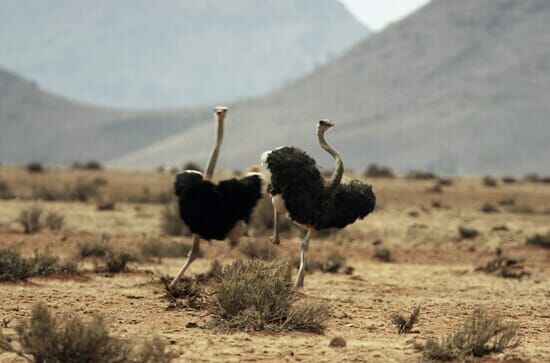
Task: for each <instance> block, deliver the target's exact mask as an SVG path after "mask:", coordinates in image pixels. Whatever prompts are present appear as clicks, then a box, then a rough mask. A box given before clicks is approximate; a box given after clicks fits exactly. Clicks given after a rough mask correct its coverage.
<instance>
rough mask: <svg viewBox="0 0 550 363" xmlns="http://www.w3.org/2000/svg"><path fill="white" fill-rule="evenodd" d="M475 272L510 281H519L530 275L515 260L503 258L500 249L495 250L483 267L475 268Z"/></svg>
mask: <svg viewBox="0 0 550 363" xmlns="http://www.w3.org/2000/svg"><path fill="white" fill-rule="evenodd" d="M475 270H476V271H482V272H485V273H488V274H493V275H496V276H499V277H504V278H511V279H521V278H523V277H524V276H529V275H530V273H529V272H527V271H525V267H524V266H523V265H522V264H521V263H520V262H519V261H518V259H517V258H513V257H508V256H505V255H504V254H503V253H502V250H501V249H500V248H497V249H496V251H495V256H494V258H493V259H492V260H491V261H489V262H487V264H486V265H485V266H480V267H476V269H475Z"/></svg>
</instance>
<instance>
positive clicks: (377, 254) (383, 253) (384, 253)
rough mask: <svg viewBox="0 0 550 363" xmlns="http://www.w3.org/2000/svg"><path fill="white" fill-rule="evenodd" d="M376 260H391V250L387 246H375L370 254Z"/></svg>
mask: <svg viewBox="0 0 550 363" xmlns="http://www.w3.org/2000/svg"><path fill="white" fill-rule="evenodd" d="M372 257H374V258H375V259H377V260H380V261H383V262H392V261H393V256H392V253H391V250H390V249H389V248H387V247H377V248H375V249H374V253H373V255H372Z"/></svg>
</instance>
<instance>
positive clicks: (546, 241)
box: [527, 231, 550, 248]
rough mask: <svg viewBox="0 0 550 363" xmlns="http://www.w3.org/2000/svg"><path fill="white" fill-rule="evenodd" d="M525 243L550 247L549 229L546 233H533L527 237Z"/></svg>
mask: <svg viewBox="0 0 550 363" xmlns="http://www.w3.org/2000/svg"><path fill="white" fill-rule="evenodd" d="M527 244H529V245H533V246H539V247H544V248H550V231H548V232H546V234H535V235H534V236H532V237H529V238H527Z"/></svg>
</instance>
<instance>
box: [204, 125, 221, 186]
mask: <svg viewBox="0 0 550 363" xmlns="http://www.w3.org/2000/svg"><path fill="white" fill-rule="evenodd" d="M217 123H218V128H217V130H216V142H215V143H214V147H213V148H212V152H211V153H210V158H209V159H208V163H207V164H206V172H205V174H204V179H205V180H212V176H213V175H214V168H215V167H216V163H217V162H218V154H219V153H220V147H221V146H222V140H223V121H221V120H220V119H219V118H218V119H217Z"/></svg>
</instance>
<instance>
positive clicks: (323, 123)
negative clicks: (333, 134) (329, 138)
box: [317, 118, 334, 134]
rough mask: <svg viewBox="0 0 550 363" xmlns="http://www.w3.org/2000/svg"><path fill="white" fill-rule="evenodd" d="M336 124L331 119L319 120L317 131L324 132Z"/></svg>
mask: <svg viewBox="0 0 550 363" xmlns="http://www.w3.org/2000/svg"><path fill="white" fill-rule="evenodd" d="M333 126H334V123H333V122H332V121H330V120H329V119H326V118H323V119H320V120H319V122H317V132H318V133H322V134H324V133H325V131H327V130H328V129H330V128H331V127H333Z"/></svg>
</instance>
